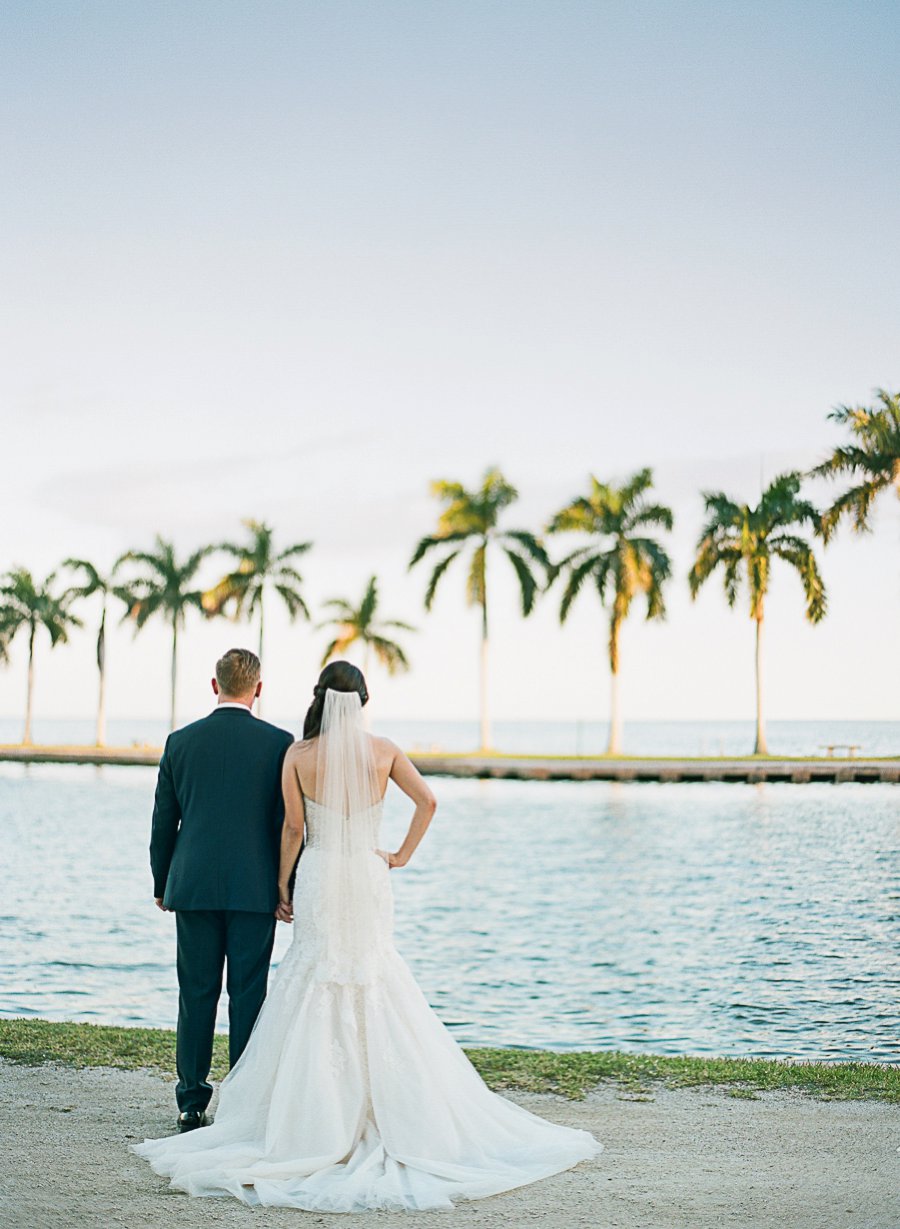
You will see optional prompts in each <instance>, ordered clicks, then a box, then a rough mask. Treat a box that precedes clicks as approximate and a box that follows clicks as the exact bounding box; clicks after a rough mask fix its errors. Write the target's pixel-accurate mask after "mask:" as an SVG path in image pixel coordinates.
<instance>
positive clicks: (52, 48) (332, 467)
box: [0, 0, 900, 721]
mask: <svg viewBox="0 0 900 1229" xmlns="http://www.w3.org/2000/svg"><path fill="white" fill-rule="evenodd" d="M898 37H900V9H898V7H897V6H896V5H895V4H893V3H881V2H879V0H874V2H872V3H868V4H866V5H865V6H859V5H856V4H852V3H836V2H829V0H824V2H823V0H817V2H816V3H791V2H779V3H765V2H754V3H752V4H751V3H732V2H725V3H722V2H721V0H716V2H715V3H690V2H685V3H678V2H674V3H673V2H671V0H666V2H665V3H657V2H654V0H641V3H638V4H634V3H626V2H625V0H621V2H614V3H612V2H610V3H603V2H600V0H593V2H592V3H578V2H575V0H539V2H535V0H515V2H514V3H513V2H512V0H509V2H505V0H491V2H487V0H481V2H473V0H455V2H453V3H450V2H427V0H415V2H409V3H396V2H394V0H380V2H379V3H375V2H374V0H368V2H365V3H364V2H353V3H349V2H346V0H328V2H327V3H326V2H324V0H322V2H320V3H305V2H302V0H293V2H291V3H282V2H276V0H254V2H253V3H249V2H247V3H236V2H233V0H214V2H212V0H211V2H198V0H187V2H186V3H183V4H178V5H173V4H171V3H168V2H167V3H157V2H153V0H143V2H141V3H138V4H127V5H123V4H121V3H120V2H119V0H110V2H96V0H88V2H79V0H66V2H65V3H56V2H53V0H36V2H35V0H29V2H27V3H25V2H19V0H8V2H7V3H6V4H4V5H3V6H2V9H0V104H2V105H0V149H2V154H0V157H2V165H3V170H4V173H3V180H4V189H3V192H2V195H0V317H2V319H0V325H2V327H0V415H2V426H3V433H2V438H3V441H4V449H3V461H4V464H3V482H2V486H0V512H2V517H0V524H2V533H0V568H3V567H8V566H11V565H13V564H23V565H25V566H28V567H30V568H31V569H32V570H33V571H34V572H35V573H36V574H44V573H46V572H48V571H50V570H51V569H52V568H54V567H56V566H57V565H58V564H59V562H60V560H61V559H62V558H64V557H66V556H69V555H77V556H87V557H90V558H91V559H93V560H94V561H95V562H96V563H97V564H98V565H99V566H101V567H106V566H108V565H109V564H110V563H111V562H112V561H113V560H114V559H115V558H116V557H117V556H118V555H119V554H120V553H121V552H123V551H125V550H127V549H129V548H132V547H145V546H148V545H149V544H150V543H151V542H152V540H153V537H154V535H155V534H156V533H161V534H163V535H164V536H166V537H167V538H171V539H172V540H173V541H174V542H175V543H176V545H177V547H178V549H179V550H181V551H183V552H187V551H189V550H192V549H193V548H194V547H195V546H197V545H199V544H200V543H204V542H209V541H220V540H222V539H228V538H235V537H238V536H240V532H241V530H240V521H241V519H242V518H244V517H255V518H257V519H265V520H267V521H269V522H270V523H271V524H272V525H273V526H274V527H275V528H276V531H277V534H278V538H279V541H280V542H281V543H283V544H285V545H286V544H288V543H291V542H295V541H312V542H313V543H314V548H313V549H312V550H311V551H310V553H309V554H308V556H306V557H305V559H304V561H303V568H302V570H303V573H304V577H305V582H306V595H307V600H308V602H309V604H310V606H311V607H312V609H313V613H314V621H315V622H318V621H319V620H320V619H321V618H322V617H323V612H322V603H323V602H324V601H325V600H327V599H328V598H332V597H338V596H339V597H345V596H346V597H358V596H359V595H361V593H362V590H363V588H364V586H365V583H366V581H367V579H368V577H369V576H370V575H372V574H376V575H377V576H378V578H379V583H380V592H381V597H382V602H383V610H384V614H385V615H386V616H387V617H395V618H401V619H405V620H408V621H410V622H412V623H414V624H416V625H417V627H418V629H419V630H418V631H417V632H416V633H415V634H414V635H410V636H409V637H408V638H407V640H406V647H407V649H408V652H409V656H410V658H411V660H412V662H413V670H412V671H411V672H410V674H409V675H407V676H403V677H397V678H393V679H391V678H388V677H387V676H386V675H385V674H384V673H383V672H381V671H378V670H376V671H375V677H373V678H372V679H371V680H370V691H371V693H372V696H373V704H374V706H375V709H376V711H377V712H378V713H379V714H380V715H382V716H384V717H391V718H396V717H416V718H435V719H436V718H466V717H470V716H474V715H475V711H476V707H477V665H478V637H479V624H478V617H477V615H476V613H475V612H474V611H473V610H471V609H469V608H467V607H466V605H465V601H464V571H463V570H462V569H460V568H459V565H456V566H455V567H454V569H452V570H451V571H450V572H448V573H447V575H446V577H445V579H444V581H443V583H442V587H441V591H440V593H439V597H438V600H437V602H436V604H435V609H434V611H433V613H431V614H430V615H426V613H425V612H424V610H423V608H422V595H423V592H424V586H425V582H426V580H427V575H426V572H425V571H424V570H421V569H417V570H414V571H413V572H412V573H408V571H407V567H406V565H407V562H408V559H409V556H410V554H411V552H412V549H413V547H414V545H415V543H416V541H417V540H418V538H419V537H421V536H422V535H423V534H425V533H428V532H430V531H431V530H432V528H433V527H434V524H435V520H436V516H437V513H438V511H439V509H438V507H437V505H436V503H435V501H434V500H433V498H432V497H431V496H430V494H429V483H430V482H431V481H432V480H433V479H435V478H452V479H457V480H459V481H462V482H464V483H466V484H467V485H474V484H475V483H477V481H478V480H479V478H480V476H481V474H482V473H483V471H484V470H485V469H486V467H487V466H489V465H494V464H496V465H499V466H500V467H501V468H502V469H503V471H504V473H505V474H506V475H507V477H508V478H509V479H510V480H511V481H512V482H513V483H514V484H515V485H516V487H517V489H518V490H519V492H520V499H519V501H518V502H517V503H516V504H514V505H513V506H512V507H511V508H510V509H509V510H508V511H507V512H506V514H505V519H504V521H503V524H504V525H506V526H507V527H510V528H529V529H534V530H539V529H541V527H542V526H543V525H545V524H546V522H547V520H548V518H549V517H550V516H551V515H552V513H553V512H555V511H556V510H557V509H558V508H559V507H561V506H562V505H564V504H565V503H567V502H568V501H569V500H571V498H573V497H574V496H575V495H578V494H580V493H582V492H584V491H586V489H587V484H588V478H589V475H590V474H595V475H596V476H597V477H598V478H600V479H601V480H611V481H612V480H615V481H619V480H623V479H625V478H627V477H628V476H629V475H630V474H631V473H633V472H634V470H635V469H637V468H640V467H643V466H645V465H646V466H651V467H652V469H653V471H654V477H655V482H656V491H657V495H658V498H659V499H660V500H662V501H663V502H665V503H668V504H669V505H670V506H671V507H672V508H673V510H674V513H675V522H676V523H675V530H674V532H673V534H672V535H671V538H670V539H669V543H668V544H669V549H670V551H671V553H672V556H673V560H674V578H673V580H672V583H671V585H670V588H669V590H668V595H667V604H668V610H669V614H668V618H667V620H666V621H665V622H664V623H659V624H648V623H645V622H644V620H643V618H642V617H641V615H640V612H638V613H636V615H635V616H633V617H632V618H631V619H630V620H629V624H628V626H627V629H626V631H625V634H624V638H623V644H622V672H623V673H622V702H623V709H624V714H625V718H626V721H627V720H628V718H631V719H633V720H638V719H657V718H658V719H676V718H685V719H699V718H723V719H724V718H744V717H750V716H751V715H752V711H753V696H754V691H753V674H752V664H753V628H752V624H751V621H750V620H749V618H748V617H747V610H746V604H743V605H742V606H740V607H739V608H738V609H736V610H734V611H731V610H729V609H728V607H727V605H726V603H725V600H724V597H723V596H722V592H721V586H720V584H719V582H718V580H715V581H711V582H709V584H708V586H707V589H706V590H705V591H704V592H703V593H702V594H701V596H700V598H699V599H698V601H697V602H696V603H692V602H691V601H690V599H689V596H688V593H687V586H686V581H685V577H686V573H687V570H688V568H689V566H690V562H691V558H692V550H693V547H694V545H695V542H696V539H697V536H698V533H699V529H700V525H701V520H702V501H701V498H700V494H699V492H700V491H701V490H707V489H722V490H725V491H726V492H727V493H728V494H730V495H733V496H734V497H736V498H738V499H740V500H750V501H753V500H755V499H756V498H757V497H758V495H759V491H760V483H761V481H762V482H767V481H769V480H770V479H771V478H772V477H774V476H775V474H777V473H779V472H781V471H783V470H785V469H788V468H807V467H809V466H810V465H812V464H814V463H815V462H816V461H818V460H820V459H821V458H822V457H823V456H824V455H825V453H826V452H827V451H828V449H829V448H830V447H832V446H833V445H834V444H835V443H837V442H839V440H841V439H842V432H841V430H840V428H838V427H837V426H836V425H835V424H834V423H832V422H830V421H829V420H828V418H827V415H828V413H829V411H830V410H831V409H832V408H833V407H834V406H836V405H838V404H841V403H849V404H863V403H867V402H869V401H870V400H871V397H872V392H873V389H875V388H876V387H887V388H889V389H892V390H896V389H897V388H898V387H900V355H898V340H900V298H898V293H897V276H896V274H897V259H898V245H897V234H898V233H900V226H898V222H900V219H898V201H900V164H898V161H897V157H896V151H897V149H898V148H900V107H898V98H897V93H898V87H897V78H896V65H895V50H896V46H897V45H898ZM809 492H810V494H811V496H812V497H813V498H815V499H817V500H818V501H820V502H822V501H824V500H825V499H826V498H827V496H828V494H829V489H828V488H827V487H825V486H823V485H821V484H819V485H815V484H811V485H810V487H809ZM873 525H874V530H873V533H872V534H871V535H869V536H868V537H864V538H858V537H854V536H852V535H851V534H849V533H848V532H846V531H845V532H843V533H842V534H841V535H840V536H839V538H838V540H837V542H836V543H835V544H834V545H833V546H830V547H829V548H828V550H827V551H826V552H824V554H823V555H822V557H821V564H822V568H823V572H824V575H825V579H826V583H827V585H828V590H829V613H828V617H827V619H826V620H825V622H824V623H823V624H821V625H820V626H818V627H815V628H813V627H810V626H809V624H807V623H806V621H805V620H804V618H803V603H802V594H801V589H800V584H799V581H798V579H797V578H796V577H795V576H794V575H793V574H791V572H790V571H789V570H788V569H787V568H781V569H779V568H777V567H776V569H775V572H774V575H773V587H772V593H771V599H770V603H769V615H768V619H767V623H768V631H767V645H766V649H767V670H766V678H767V684H766V685H767V703H768V712H769V714H770V716H772V717H774V718H808V717H835V718H839V717H847V718H867V719H891V718H896V717H897V707H896V696H897V694H898V691H900V654H897V653H896V652H892V651H890V647H889V646H890V645H891V644H895V643H896V627H897V623H898V611H900V568H898V542H900V501H897V500H896V499H893V498H892V497H886V498H885V499H883V500H882V502H881V505H880V506H879V509H878V512H877V515H876V516H875V518H874V522H873ZM550 545H551V553H554V554H558V553H560V554H561V553H562V552H563V550H564V549H565V548H566V546H567V545H568V544H567V543H566V541H565V540H559V541H554V542H551V544H550ZM820 549H821V548H820ZM209 568H210V572H209V574H208V576H209V579H210V580H213V579H215V575H216V573H217V571H220V570H221V563H220V562H216V561H214V560H213V561H210V564H209ZM507 573H509V574H507ZM491 583H492V596H491V602H492V622H493V636H492V648H491V652H492V675H491V703H492V709H493V711H494V713H495V714H496V715H497V716H498V717H501V718H503V717H505V718H512V717H522V718H536V719H537V718H547V719H559V720H571V719H576V718H577V719H602V718H603V717H604V716H605V714H606V710H607V705H608V694H609V680H608V670H607V666H606V660H605V642H606V628H605V617H604V614H603V611H602V610H601V608H600V607H599V604H598V603H597V600H596V597H595V596H594V595H592V594H585V595H584V596H583V597H582V598H580V599H579V603H578V605H577V606H576V607H575V609H574V611H573V614H572V616H571V617H570V619H569V621H568V622H567V624H566V626H565V627H564V628H560V626H559V620H558V595H557V594H556V593H554V592H553V591H551V593H550V594H548V595H547V596H545V597H544V598H543V599H542V600H541V602H540V603H539V606H538V609H537V611H536V613H535V614H534V615H533V616H532V617H531V618H530V619H528V620H523V619H522V618H521V615H520V613H519V611H518V609H517V602H516V593H515V587H514V580H513V577H512V574H511V572H510V570H509V569H508V567H507V566H506V565H505V562H504V561H503V560H502V558H498V559H497V561H496V563H495V565H494V566H493V568H492V572H491ZM82 614H83V617H84V618H85V621H86V625H87V628H88V630H85V631H84V632H82V633H77V634H76V635H75V636H74V637H73V639H72V641H71V643H70V644H69V645H67V646H64V647H61V648H58V649H56V650H55V651H54V652H53V653H52V654H51V653H50V652H49V647H48V644H47V643H46V642H44V643H40V644H39V657H38V661H37V690H36V710H37V713H38V714H39V715H44V716H75V715H78V716H80V715H85V716H86V715H89V713H90V712H91V710H92V708H93V704H94V693H95V678H94V668H93V645H92V636H91V634H90V630H89V628H90V626H91V625H92V623H93V622H94V620H95V618H96V610H95V609H94V608H92V607H91V606H89V605H87V604H85V606H84V607H83V610H82ZM267 636H268V646H267V652H266V661H265V662H264V678H265V687H266V695H267V701H268V703H267V709H268V711H269V712H270V713H273V714H279V715H283V716H285V717H288V716H294V715H295V714H299V713H302V711H303V710H304V709H305V707H306V703H307V701H308V698H309V693H310V692H311V688H312V685H313V683H314V681H315V676H316V673H317V668H318V662H319V658H320V656H321V653H322V650H323V648H324V645H325V643H326V641H327V633H326V632H325V631H322V630H316V629H315V627H310V626H309V625H306V624H302V623H301V624H296V625H293V626H292V625H290V624H289V623H288V620H287V618H286V616H285V615H284V614H283V612H281V611H279V610H277V609H276V608H275V606H274V605H272V607H271V609H270V611H269V612H268V613H267ZM254 642H255V632H254V631H252V630H251V629H248V628H246V627H243V628H241V627H234V626H233V625H231V624H229V623H224V622H221V621H220V622H217V623H210V624H207V625H204V624H202V623H201V622H200V621H199V620H196V621H193V622H191V623H190V624H189V626H188V628H187V630H186V633H185V635H184V637H183V641H182V655H181V685H180V689H179V714H180V716H181V717H182V719H187V718H188V717H191V716H196V715H198V714H199V713H201V712H202V711H204V709H205V706H206V705H207V703H208V695H209V692H208V687H209V684H208V679H209V676H210V674H211V672H212V665H213V663H214V661H215V658H216V656H217V655H218V653H219V652H221V651H222V650H223V649H225V648H227V647H230V645H231V644H233V643H249V644H251V645H252V644H253V643H254ZM167 643H168V642H167V635H166V631H165V628H164V627H162V626H159V627H155V628H154V627H150V626H148V627H147V629H146V630H145V631H143V632H142V633H141V635H140V636H139V637H138V638H137V639H133V637H132V634H131V631H130V629H128V628H127V627H123V628H120V629H118V630H117V631H116V633H115V635H114V637H113V640H112V644H111V646H110V683H109V688H110V697H109V706H110V714H111V715H112V716H152V717H156V716H163V715H165V713H166V712H167V707H168V701H167V688H168V656H167V653H168V647H167ZM24 650H25V645H24V642H22V643H19V642H17V643H16V645H15V648H14V652H13V661H12V664H11V665H10V667H9V668H8V669H6V670H4V671H3V672H2V673H0V714H4V715H15V714H18V713H19V712H20V711H21V709H22V707H23V702H24V688H25V653H24Z"/></svg>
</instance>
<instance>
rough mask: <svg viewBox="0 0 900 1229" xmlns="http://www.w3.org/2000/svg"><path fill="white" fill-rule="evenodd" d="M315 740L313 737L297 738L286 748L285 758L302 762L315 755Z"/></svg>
mask: <svg viewBox="0 0 900 1229" xmlns="http://www.w3.org/2000/svg"><path fill="white" fill-rule="evenodd" d="M315 747H316V741H315V739H314V738H298V739H297V741H296V742H294V743H291V745H290V746H289V747H288V749H287V753H286V758H287V759H289V760H293V761H295V762H296V763H302V761H303V760H306V759H309V758H310V757H311V756H314V755H315Z"/></svg>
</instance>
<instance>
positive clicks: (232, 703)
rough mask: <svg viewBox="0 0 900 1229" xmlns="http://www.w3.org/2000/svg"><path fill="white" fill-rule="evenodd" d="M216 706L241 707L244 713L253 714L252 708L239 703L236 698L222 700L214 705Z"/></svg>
mask: <svg viewBox="0 0 900 1229" xmlns="http://www.w3.org/2000/svg"><path fill="white" fill-rule="evenodd" d="M216 708H242V709H243V710H244V712H245V713H249V714H250V715H251V716H253V709H252V708H248V707H247V705H246V704H241V703H240V702H239V701H237V700H222V701H220V702H219V703H218V704H217V705H216ZM216 708H214V709H213V712H215V711H216Z"/></svg>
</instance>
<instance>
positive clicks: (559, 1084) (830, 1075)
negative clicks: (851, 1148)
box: [0, 1019, 900, 1103]
mask: <svg viewBox="0 0 900 1229" xmlns="http://www.w3.org/2000/svg"><path fill="white" fill-rule="evenodd" d="M466 1052H467V1053H468V1055H469V1058H470V1059H471V1060H472V1062H473V1063H474V1064H475V1066H476V1067H477V1068H478V1070H479V1071H480V1072H481V1074H482V1076H483V1077H484V1079H485V1080H486V1081H487V1083H488V1084H489V1085H490V1086H491V1088H497V1089H503V1088H510V1089H513V1088H518V1089H522V1090H524V1091H526V1092H557V1093H562V1094H563V1095H564V1096H566V1097H570V1098H572V1099H573V1100H580V1099H581V1098H582V1097H584V1095H585V1093H587V1092H590V1090H591V1089H593V1088H596V1087H598V1085H600V1084H603V1083H612V1084H614V1085H616V1086H617V1087H618V1088H619V1089H620V1090H621V1092H622V1093H623V1094H628V1095H631V1096H633V1097H634V1099H641V1098H642V1097H643V1096H644V1094H646V1093H648V1092H652V1090H653V1088H654V1086H657V1087H658V1086H660V1085H662V1086H665V1087H668V1088H694V1087H717V1088H723V1089H725V1090H726V1091H728V1093H729V1095H731V1096H735V1097H747V1098H752V1097H753V1096H754V1095H755V1094H756V1093H757V1092H760V1091H769V1090H773V1089H791V1090H795V1091H799V1092H805V1093H808V1094H810V1095H812V1096H815V1097H820V1098H822V1099H825V1100H830V1099H840V1100H860V1099H869V1100H881V1101H891V1102H895V1103H900V1067H893V1066H886V1065H881V1064H878V1063H838V1064H834V1065H832V1064H827V1063H785V1062H773V1061H771V1060H764V1059H743V1058H669V1057H664V1056H662V1055H654V1054H621V1053H619V1052H617V1051H615V1050H612V1051H608V1052H606V1051H591V1052H574V1053H573V1052H568V1053H560V1052H559V1051H554V1050H485V1049H471V1050H467V1051H466ZM0 1058H5V1059H7V1060H9V1061H11V1062H18V1063H25V1064H27V1065H29V1066H40V1065H41V1064H43V1063H63V1064H65V1065H66V1066H70V1067H119V1068H123V1069H125V1070H129V1071H132V1070H136V1069H138V1068H147V1069H150V1070H152V1071H158V1072H160V1073H161V1074H163V1075H174V1063H175V1035H174V1033H172V1032H169V1031H167V1030H165V1029H154V1028H116V1027H113V1026H110V1025H98V1024H55V1023H52V1022H50V1021H49V1020H33V1019H25V1020H22V1019H14V1020H3V1019H0ZM227 1061H228V1056H227V1042H226V1039H225V1038H224V1037H222V1036H220V1035H217V1036H216V1040H215V1049H214V1054H213V1078H214V1079H221V1078H222V1077H223V1076H224V1074H225V1072H226V1070H227Z"/></svg>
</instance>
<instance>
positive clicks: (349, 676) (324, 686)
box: [303, 661, 369, 738]
mask: <svg viewBox="0 0 900 1229" xmlns="http://www.w3.org/2000/svg"><path fill="white" fill-rule="evenodd" d="M326 691H355V692H356V693H357V694H358V696H359V698H360V701H361V702H362V703H363V704H365V703H366V701H367V700H368V698H369V692H368V689H367V688H366V680H365V678H364V677H363V672H362V670H360V669H359V668H358V667H357V666H354V665H353V663H352V662H349V661H332V662H329V663H328V665H327V666H326V667H325V669H324V670H323V671H322V673H321V674H320V675H319V681H318V683H316V685H315V687H314V688H313V702H312V704H310V706H309V708H308V710H307V713H306V717H305V719H304V722H303V737H304V738H315V737H316V735H317V734H318V733H319V731H320V730H321V728H322V710H323V709H324V707H325V692H326Z"/></svg>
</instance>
